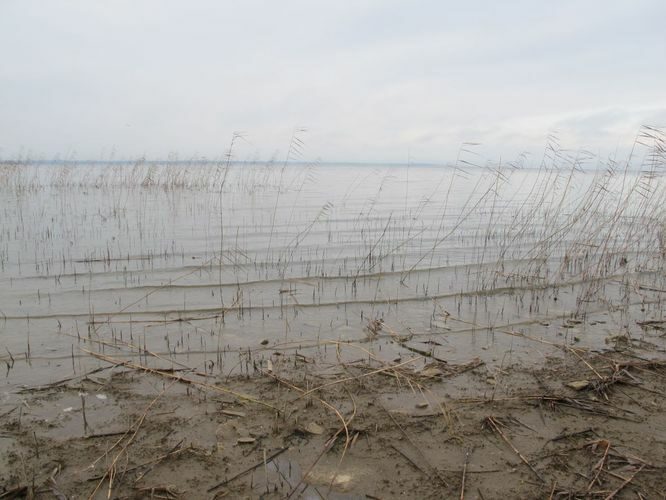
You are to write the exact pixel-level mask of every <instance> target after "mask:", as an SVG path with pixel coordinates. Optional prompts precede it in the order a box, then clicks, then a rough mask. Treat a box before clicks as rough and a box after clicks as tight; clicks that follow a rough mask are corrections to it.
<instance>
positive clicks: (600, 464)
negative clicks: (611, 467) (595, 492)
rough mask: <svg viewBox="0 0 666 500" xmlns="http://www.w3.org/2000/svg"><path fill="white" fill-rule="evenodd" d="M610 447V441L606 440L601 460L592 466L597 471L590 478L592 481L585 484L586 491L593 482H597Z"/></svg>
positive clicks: (590, 487)
mask: <svg viewBox="0 0 666 500" xmlns="http://www.w3.org/2000/svg"><path fill="white" fill-rule="evenodd" d="M610 448H611V444H610V441H606V449H605V450H604V454H603V456H602V457H601V460H599V461H598V462H597V464H596V465H595V466H594V469H596V470H597V472H596V474H595V475H594V477H593V478H592V481H590V484H588V485H587V491H588V492H589V491H590V490H591V489H592V486H594V484H595V483H596V482H597V479H598V478H599V474H601V470H602V469H603V468H604V465H605V464H606V458H607V457H608V452H609V451H610Z"/></svg>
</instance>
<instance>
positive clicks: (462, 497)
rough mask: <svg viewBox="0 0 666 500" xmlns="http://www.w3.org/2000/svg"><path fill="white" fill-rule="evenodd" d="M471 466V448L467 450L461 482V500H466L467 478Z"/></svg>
mask: <svg viewBox="0 0 666 500" xmlns="http://www.w3.org/2000/svg"><path fill="white" fill-rule="evenodd" d="M467 464H469V448H468V449H466V450H465V463H464V464H463V471H462V480H461V481H460V500H465V476H466V474H467Z"/></svg>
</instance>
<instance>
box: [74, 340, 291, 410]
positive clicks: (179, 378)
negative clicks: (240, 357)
mask: <svg viewBox="0 0 666 500" xmlns="http://www.w3.org/2000/svg"><path fill="white" fill-rule="evenodd" d="M81 350H82V351H83V352H86V353H88V354H90V355H91V356H93V357H95V358H98V359H101V360H103V361H106V362H107V363H112V364H114V365H116V366H125V367H127V368H133V369H135V370H140V371H144V372H146V373H152V374H153V375H159V376H161V377H166V378H169V379H172V380H174V381H175V382H182V383H184V384H191V385H195V386H198V387H202V388H204V389H207V390H210V391H213V392H221V393H224V394H230V395H231V396H234V397H236V398H238V399H240V400H244V401H249V402H250V403H255V404H258V405H260V406H264V407H266V408H270V409H271V410H273V411H276V412H278V413H279V412H280V410H278V409H277V408H275V407H274V406H273V405H271V404H269V403H266V402H265V401H261V400H259V399H256V398H254V397H252V396H249V395H247V394H243V393H240V392H236V391H232V390H231V389H225V388H224V387H220V386H217V385H211V384H208V383H206V382H200V381H198V380H193V379H190V378H185V377H183V376H181V375H177V374H175V373H173V372H167V371H163V370H159V369H157V368H149V367H147V366H143V365H139V364H136V363H133V362H131V361H122V360H119V359H115V358H112V357H111V356H106V355H104V354H100V353H97V352H94V351H89V350H88V349H84V348H81Z"/></svg>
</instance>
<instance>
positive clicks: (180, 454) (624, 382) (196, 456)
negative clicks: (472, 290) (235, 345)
mask: <svg viewBox="0 0 666 500" xmlns="http://www.w3.org/2000/svg"><path fill="white" fill-rule="evenodd" d="M374 326H375V328H376V330H377V331H376V332H373V337H374V338H373V339H372V340H371V341H368V342H361V343H338V342H327V343H323V344H322V345H320V346H317V347H316V348H310V349H304V350H302V351H300V352H298V353H297V354H289V355H285V354H284V353H283V352H281V351H279V350H274V349H271V347H270V346H257V347H256V348H255V349H251V350H246V351H245V352H244V353H242V356H243V357H244V359H243V361H244V362H245V361H246V362H247V366H248V371H247V373H243V374H242V375H240V374H235V375H230V376H227V377H222V376H219V375H210V374H208V373H202V372H200V371H197V370H194V369H188V368H185V367H175V368H174V367H173V365H172V363H171V362H170V361H169V360H165V359H164V358H162V357H160V356H159V355H157V354H154V353H146V355H145V357H142V359H141V362H139V361H132V360H131V359H128V358H127V357H124V356H122V354H121V353H119V352H117V351H116V352H115V353H114V354H101V353H94V354H91V355H92V356H94V357H96V358H97V359H99V360H100V362H101V363H102V365H101V366H100V368H98V369H95V370H93V371H90V372H87V373H82V374H79V375H77V376H75V377H72V378H69V379H65V380H62V381H58V382H55V383H51V384H48V385H45V386H40V387H31V388H25V389H23V390H21V391H19V393H18V394H16V395H14V396H13V398H12V402H11V403H9V404H8V403H7V402H6V403H5V404H3V406H2V417H1V418H2V420H1V432H2V434H1V439H2V455H1V460H2V461H1V462H0V477H1V478H2V483H3V485H4V486H3V487H4V490H3V493H2V494H3V498H23V497H26V498H27V497H33V498H53V497H54V496H56V497H57V498H106V497H107V496H108V495H110V496H111V497H112V498H221V497H228V498H260V497H261V498H290V497H291V498H319V497H323V498H399V497H411V498H443V497H445V498H454V497H455V498H501V497H507V496H508V497H511V498H663V495H664V491H666V482H665V480H664V477H666V476H665V474H664V472H665V469H664V468H665V467H666V430H665V429H666V413H665V412H664V409H665V408H664V407H665V405H666V393H664V391H663V386H664V379H665V378H666V355H665V353H664V348H663V336H662V335H663V330H662V327H663V326H664V323H663V322H657V321H655V322H652V323H647V324H642V325H639V327H640V329H641V330H642V331H643V334H642V335H641V336H640V337H639V338H637V337H623V338H616V339H613V345H612V346H609V347H608V348H607V349H604V350H603V351H597V352H592V351H591V350H589V349H585V348H580V347H576V346H575V345H572V344H571V343H567V342H562V343H551V342H548V341H544V340H542V339H539V338H536V337H530V338H526V337H525V336H524V335H523V334H519V333H515V332H507V333H503V335H505V336H509V337H512V336H516V337H515V338H517V339H518V340H522V341H527V342H530V343H531V344H533V345H534V349H535V351H538V352H539V353H540V354H539V358H538V359H535V360H534V361H535V362H533V363H530V364H526V363H524V362H520V361H518V362H513V361H512V360H511V358H510V356H505V357H504V358H503V359H501V360H497V359H496V360H494V361H493V359H492V358H489V359H488V361H487V362H486V361H484V360H482V359H480V358H473V359H469V360H465V361H457V362H454V361H453V360H446V359H442V358H441V357H440V356H435V355H433V354H432V353H433V352H434V349H433V347H434V346H433V345H432V344H431V343H430V342H428V343H423V342H415V341H414V339H413V338H408V337H400V336H397V335H395V334H393V333H391V332H390V329H389V326H388V325H374ZM577 326H578V327H580V326H581V324H580V323H577ZM593 326H594V325H593ZM511 333H513V335H510V334H511ZM498 334H499V333H498ZM381 344H383V345H386V346H387V347H394V348H395V346H399V347H400V348H402V350H403V354H402V355H401V356H399V357H396V358H395V359H392V360H386V359H382V358H381V357H379V356H377V355H375V354H374V353H373V350H375V351H377V346H378V345H381ZM373 345H374V348H373V347H372V346H373ZM324 349H326V351H327V352H326V353H323V350H324Z"/></svg>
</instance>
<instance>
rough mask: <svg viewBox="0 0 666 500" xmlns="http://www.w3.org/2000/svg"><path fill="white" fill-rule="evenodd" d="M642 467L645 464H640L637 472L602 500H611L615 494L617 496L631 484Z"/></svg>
mask: <svg viewBox="0 0 666 500" xmlns="http://www.w3.org/2000/svg"><path fill="white" fill-rule="evenodd" d="M644 467H645V464H642V465H641V466H640V467H639V468H638V470H637V471H636V472H634V473H633V474H632V475H631V476H630V477H629V478H627V480H626V481H625V482H624V483H622V484H621V485H620V486H618V487H617V488H616V489H615V490H614V491H613V492H612V493H611V494H610V495H608V496H607V497H606V498H604V500H611V499H612V498H615V495H617V494H618V493H619V492H620V491H622V490H623V489H624V488H625V487H626V486H627V485H629V483H631V482H632V481H633V480H634V478H635V477H636V475H637V474H638V473H639V472H640V471H642V470H643V468H644Z"/></svg>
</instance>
